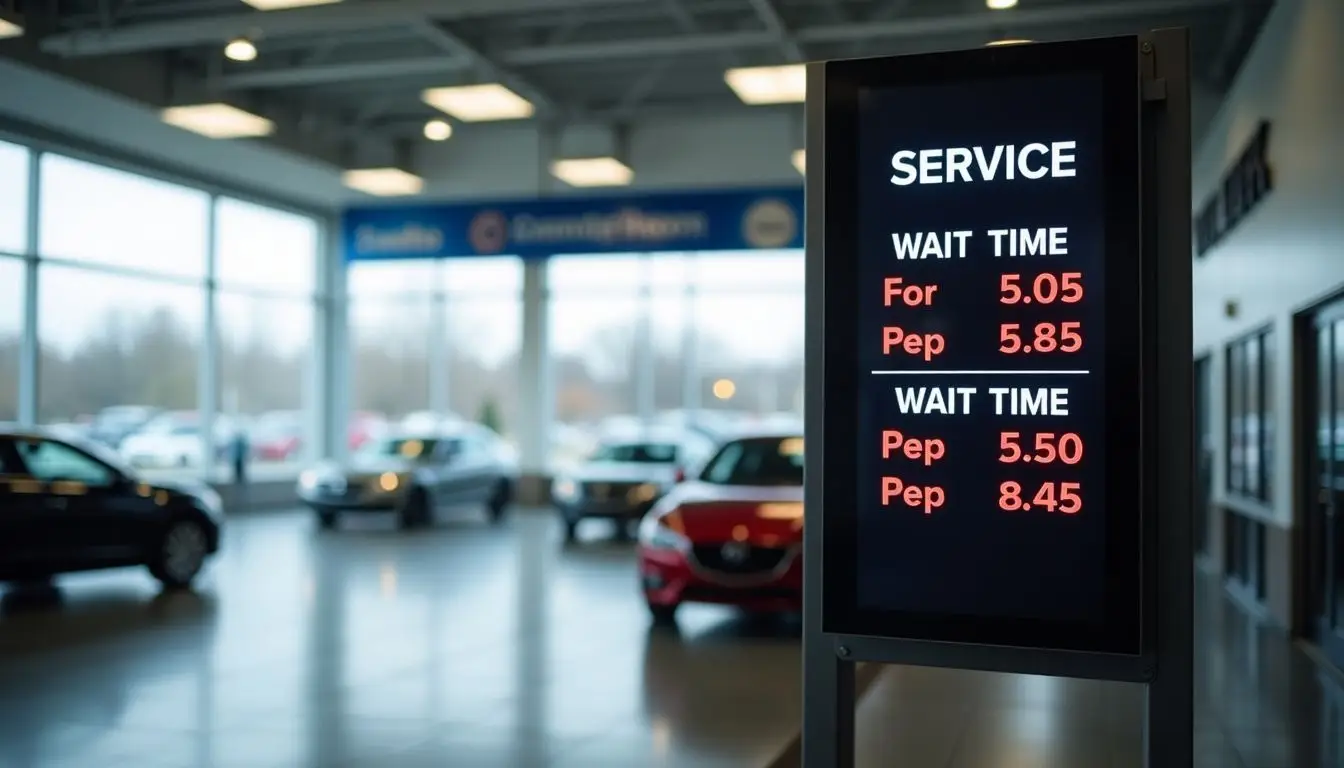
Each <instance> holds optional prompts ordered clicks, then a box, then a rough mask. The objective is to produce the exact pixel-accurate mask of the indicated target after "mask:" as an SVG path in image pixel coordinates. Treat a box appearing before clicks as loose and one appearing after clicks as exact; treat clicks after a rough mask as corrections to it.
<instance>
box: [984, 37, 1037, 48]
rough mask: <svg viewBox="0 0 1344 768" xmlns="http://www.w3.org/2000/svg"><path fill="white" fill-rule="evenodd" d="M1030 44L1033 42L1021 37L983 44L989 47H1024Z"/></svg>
mask: <svg viewBox="0 0 1344 768" xmlns="http://www.w3.org/2000/svg"><path fill="white" fill-rule="evenodd" d="M1031 42H1034V41H1032V40H1027V39H1026V38H1021V37H1009V38H1005V39H1003V40H993V41H991V42H988V43H985V45H988V46H990V47H998V46H1000V45H1026V44H1027V43H1031Z"/></svg>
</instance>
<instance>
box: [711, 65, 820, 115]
mask: <svg viewBox="0 0 1344 768" xmlns="http://www.w3.org/2000/svg"><path fill="white" fill-rule="evenodd" d="M723 81H724V82H725V83H727V84H728V87H729V88H732V89H733V93H736V94H737V98H739V99H741V100H742V102H743V103H744V104H752V105H756V104H794V103H800V102H803V101H806V100H807V68H806V67H805V66H804V65H802V64H786V65H784V66H779V67H739V68H736V69H730V70H728V71H727V72H725V73H723Z"/></svg>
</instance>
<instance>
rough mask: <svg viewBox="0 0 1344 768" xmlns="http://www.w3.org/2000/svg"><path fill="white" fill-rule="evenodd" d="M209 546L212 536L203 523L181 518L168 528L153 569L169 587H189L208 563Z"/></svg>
mask: <svg viewBox="0 0 1344 768" xmlns="http://www.w3.org/2000/svg"><path fill="white" fill-rule="evenodd" d="M209 549H210V541H209V538H208V536H207V535H206V532H205V529H204V528H203V527H201V525H200V523H197V522H195V521H192V520H177V521H175V522H173V523H172V524H171V525H169V526H168V530H167V531H165V532H164V534H163V539H162V540H161V541H160V542H159V550H158V552H156V553H155V555H154V560H153V561H152V562H151V563H150V565H149V572H150V574H151V575H152V576H153V577H154V578H156V579H158V580H159V582H160V583H162V584H163V586H164V587H166V588H168V589H182V588H185V587H189V586H191V582H192V580H194V579H195V578H196V575H197V574H198V573H200V572H201V567H202V566H204V565H205V557H206V554H207V553H208V551H209Z"/></svg>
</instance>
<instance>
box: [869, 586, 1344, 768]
mask: <svg viewBox="0 0 1344 768" xmlns="http://www.w3.org/2000/svg"><path fill="white" fill-rule="evenodd" d="M1197 584H1198V593H1197V614H1196V645H1195V647H1196V653H1195V663H1196V667H1195V674H1196V683H1195V729H1196V731H1195V738H1194V741H1195V748H1194V755H1193V763H1192V765H1193V766H1195V768H1340V767H1341V766H1344V695H1342V693H1344V688H1342V687H1341V682H1340V680H1341V678H1340V677H1339V676H1338V675H1337V674H1336V673H1332V672H1326V671H1324V670H1323V669H1321V668H1320V667H1318V666H1317V665H1316V664H1315V663H1314V662H1312V661H1311V660H1310V659H1309V658H1308V657H1307V656H1306V655H1305V654H1304V653H1303V652H1302V651H1301V650H1300V649H1298V648H1297V647H1295V646H1294V645H1293V644H1292V643H1291V642H1289V641H1288V640H1287V638H1286V637H1285V635H1283V634H1282V633H1280V632H1278V631H1276V630H1273V629H1270V628H1267V627H1262V626H1259V625H1258V624H1257V623H1256V622H1255V621H1253V620H1252V619H1251V618H1249V616H1248V614H1246V613H1245V612H1244V611H1242V610H1241V609H1240V608H1238V607H1236V606H1235V605H1234V604H1232V603H1231V602H1230V601H1229V600H1228V599H1227V597H1225V596H1224V594H1223V592H1222V589H1221V588H1220V587H1219V586H1218V584H1217V582H1216V580H1215V579H1214V578H1212V577H1209V576H1203V575H1201V576H1200V577H1199V579H1198V582H1197ZM1142 717H1143V690H1142V688H1140V687H1139V686H1135V685H1128V684H1122V683H1104V682H1093V681H1080V680H1061V679H1057V678H1047V677H1035V676H1028V675H999V674H989V673H983V672H965V671H958V670H934V669H918V668H913V667H892V668H889V669H887V670H885V671H884V672H883V674H882V675H881V676H880V677H878V679H877V680H876V681H875V682H874V683H873V685H872V686H871V687H870V688H869V690H868V694H867V696H865V697H864V699H863V701H862V703H861V704H860V706H859V710H858V713H857V722H856V730H857V731H858V734H857V742H858V743H857V750H856V751H857V759H856V762H857V767H858V768H888V766H891V767H893V768H894V767H896V766H899V767H900V768H904V767H905V766H911V767H912V768H1141V766H1143V755H1142V751H1141V750H1142V745H1143V720H1142Z"/></svg>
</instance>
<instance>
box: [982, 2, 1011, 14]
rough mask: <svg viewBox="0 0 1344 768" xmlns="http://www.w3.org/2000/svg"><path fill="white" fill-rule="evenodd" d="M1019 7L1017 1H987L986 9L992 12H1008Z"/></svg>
mask: <svg viewBox="0 0 1344 768" xmlns="http://www.w3.org/2000/svg"><path fill="white" fill-rule="evenodd" d="M1016 5H1017V0H985V7H987V8H989V10H991V11H1006V10H1008V9H1009V8H1012V7H1014V6H1016Z"/></svg>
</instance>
